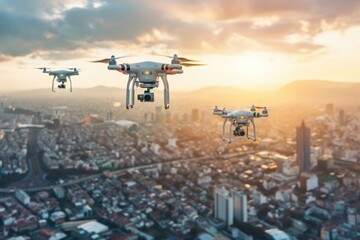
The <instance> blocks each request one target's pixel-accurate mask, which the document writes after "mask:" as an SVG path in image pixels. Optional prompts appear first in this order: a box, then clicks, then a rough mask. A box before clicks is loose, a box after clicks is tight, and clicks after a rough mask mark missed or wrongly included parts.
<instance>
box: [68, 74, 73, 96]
mask: <svg viewBox="0 0 360 240" xmlns="http://www.w3.org/2000/svg"><path fill="white" fill-rule="evenodd" d="M68 77H69V82H70V92H72V81H71V77H70V76H68Z"/></svg>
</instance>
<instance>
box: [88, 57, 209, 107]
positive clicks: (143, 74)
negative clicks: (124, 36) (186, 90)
mask: <svg viewBox="0 0 360 240" xmlns="http://www.w3.org/2000/svg"><path fill="white" fill-rule="evenodd" d="M124 57H126V56H124ZM167 57H168V56H167ZM118 58H123V57H117V58H116V57H115V56H111V58H109V59H102V60H99V61H94V62H101V63H108V69H109V70H116V71H119V72H121V73H123V74H126V75H129V78H128V82H127V87H126V108H127V109H129V108H133V107H134V104H135V101H134V99H135V86H136V87H140V88H145V89H146V90H145V91H144V93H143V94H139V95H138V96H137V99H138V100H139V101H141V102H154V93H152V92H151V89H154V88H157V87H159V79H161V80H162V82H163V84H164V105H165V109H168V108H169V106H170V94H169V83H168V80H167V75H174V74H182V73H183V70H182V66H186V67H188V66H201V65H203V64H196V63H188V62H193V61H194V60H190V59H187V58H181V57H178V56H177V55H176V54H175V55H174V56H173V57H172V58H173V59H172V61H171V64H165V63H159V62H151V61H145V62H138V63H132V64H127V63H124V64H117V62H116V59H118Z"/></svg>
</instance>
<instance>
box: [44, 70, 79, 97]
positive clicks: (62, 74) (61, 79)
mask: <svg viewBox="0 0 360 240" xmlns="http://www.w3.org/2000/svg"><path fill="white" fill-rule="evenodd" d="M38 69H42V70H43V73H48V74H49V75H50V76H54V78H53V80H52V91H53V92H55V90H54V82H55V78H57V82H58V83H61V84H59V85H58V88H60V89H65V88H66V86H65V83H66V82H67V78H69V81H70V92H72V82H71V78H70V76H74V75H79V70H78V69H77V68H68V70H55V71H52V70H51V69H49V68H46V67H43V68H38Z"/></svg>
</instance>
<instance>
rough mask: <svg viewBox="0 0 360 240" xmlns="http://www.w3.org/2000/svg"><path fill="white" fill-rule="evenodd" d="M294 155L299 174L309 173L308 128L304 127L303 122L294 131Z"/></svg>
mask: <svg viewBox="0 0 360 240" xmlns="http://www.w3.org/2000/svg"><path fill="white" fill-rule="evenodd" d="M296 155H297V163H298V165H299V168H300V172H310V170H311V159H310V128H308V127H306V126H305V123H304V121H303V122H302V124H301V126H300V127H298V128H297V129H296Z"/></svg>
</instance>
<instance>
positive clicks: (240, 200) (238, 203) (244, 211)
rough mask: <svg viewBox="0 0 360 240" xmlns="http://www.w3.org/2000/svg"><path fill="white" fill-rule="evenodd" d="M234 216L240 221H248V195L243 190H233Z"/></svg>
mask: <svg viewBox="0 0 360 240" xmlns="http://www.w3.org/2000/svg"><path fill="white" fill-rule="evenodd" d="M232 194H233V202H234V218H235V220H236V221H238V222H247V221H248V205H247V195H246V193H244V192H243V191H233V192H232Z"/></svg>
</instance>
